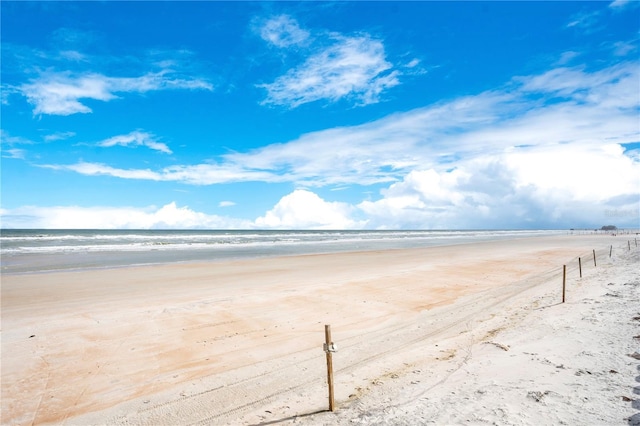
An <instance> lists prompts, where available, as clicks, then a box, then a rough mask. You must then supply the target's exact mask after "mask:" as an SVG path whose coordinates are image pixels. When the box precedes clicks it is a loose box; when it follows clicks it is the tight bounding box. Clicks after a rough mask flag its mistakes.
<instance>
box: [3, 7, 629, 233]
mask: <svg viewBox="0 0 640 426" xmlns="http://www.w3.org/2000/svg"><path fill="white" fill-rule="evenodd" d="M0 8H1V19H2V22H1V24H2V25H1V61H2V62H1V68H0V72H1V83H0V88H1V94H2V96H1V110H0V112H1V115H0V117H1V124H0V132H1V133H0V137H1V199H0V226H1V227H3V228H62V229H70V228H90V229H111V228H115V229H151V228H160V229H183V228H206V229H569V228H576V229H581V228H586V229H595V228H600V227H601V226H603V225H609V224H612V225H616V226H618V227H619V228H640V219H639V217H640V210H639V208H640V60H639V58H640V51H639V49H638V44H639V38H640V2H638V1H624V0H615V1H613V2H604V1H603V2H600V1H587V2H569V1H566V2H565V1H562V2H481V1H473V2H455V1H453V2H431V1H424V2H418V1H415V2H382V1H379V2H364V1H358V2H349V1H340V2H319V1H318V2H313V1H312V2H207V1H200V2H146V1H145V2H119V1H114V2H66V1H65V2H11V1H2V2H1V3H0Z"/></svg>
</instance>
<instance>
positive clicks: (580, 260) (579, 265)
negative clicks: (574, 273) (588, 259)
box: [578, 258, 582, 278]
mask: <svg viewBox="0 0 640 426" xmlns="http://www.w3.org/2000/svg"><path fill="white" fill-rule="evenodd" d="M578 269H580V278H582V259H580V258H578Z"/></svg>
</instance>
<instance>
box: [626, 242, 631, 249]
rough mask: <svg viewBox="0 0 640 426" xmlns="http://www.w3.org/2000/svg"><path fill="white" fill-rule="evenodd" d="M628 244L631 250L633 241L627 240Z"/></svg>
mask: <svg viewBox="0 0 640 426" xmlns="http://www.w3.org/2000/svg"><path fill="white" fill-rule="evenodd" d="M627 245H628V246H629V250H631V241H629V240H627Z"/></svg>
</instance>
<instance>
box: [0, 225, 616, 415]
mask: <svg viewBox="0 0 640 426" xmlns="http://www.w3.org/2000/svg"><path fill="white" fill-rule="evenodd" d="M605 240H606V243H605ZM619 241H620V239H618V238H616V237H610V238H605V239H603V236H601V235H598V236H593V237H591V236H582V235H581V236H552V237H533V238H524V239H512V240H497V241H491V242H481V243H471V244H459V245H456V246H436V247H428V248H424V249H402V250H384V251H365V252H348V253H337V254H310V255H303V256H287V257H281V258H267V259H252V260H238V261H229V262H215V263H206V264H171V265H162V266H148V267H129V268H122V269H121V268H118V269H110V270H99V271H96V270H92V271H83V272H68V271H67V272H57V273H45V274H32V275H28V274H26V275H10V276H6V277H3V287H2V308H3V313H2V322H3V324H4V327H3V339H2V349H3V369H2V376H3V377H2V379H3V380H2V394H3V398H2V401H3V407H2V408H3V410H2V412H3V424H5V423H6V422H9V423H11V424H31V423H32V422H35V423H42V424H46V423H60V422H62V423H65V424H83V422H84V424H87V423H89V424H94V423H103V424H125V423H127V422H131V423H141V422H142V423H144V422H147V423H158V424H162V422H164V424H171V423H175V422H176V421H179V420H180V423H188V422H189V420H188V419H191V418H192V417H193V416H196V417H197V416H201V417H203V418H205V417H207V416H205V415H204V414H203V413H211V414H210V416H209V417H211V416H214V417H212V418H211V419H210V422H213V423H220V422H222V423H229V422H233V423H237V422H238V421H240V422H242V420H241V419H242V418H244V419H252V418H253V419H254V420H255V419H256V417H255V414H252V413H256V412H258V411H260V410H261V409H262V407H264V406H270V405H269V404H270V403H271V402H272V401H274V400H278V399H279V398H293V397H294V396H295V395H296V394H305V393H306V392H308V391H310V390H313V389H315V390H316V391H317V390H318V389H320V392H317V393H318V394H317V395H315V394H314V395H313V396H311V395H307V396H306V397H300V398H301V401H300V402H299V403H295V404H294V403H293V402H294V401H293V400H289V409H288V410H289V411H287V410H284V411H283V414H282V415H283V416H285V414H287V413H291V412H294V414H295V412H298V413H304V412H313V411H314V410H315V411H317V410H318V409H321V407H322V406H323V403H324V399H325V397H324V396H323V391H322V390H321V389H322V388H323V379H322V371H323V370H324V368H326V367H323V357H324V354H323V353H322V351H321V347H320V349H319V348H318V344H319V343H321V340H322V336H321V333H322V326H323V324H325V323H326V324H332V326H333V327H334V340H335V341H336V342H337V343H338V344H340V343H342V348H344V350H346V351H347V353H348V349H349V346H351V347H352V348H359V351H364V353H371V354H373V353H376V352H375V351H376V350H378V349H377V348H376V345H381V344H382V345H384V342H388V343H389V344H390V343H391V341H388V339H390V338H391V337H392V336H395V338H396V339H400V340H403V339H404V341H405V343H404V344H405V345H406V347H404V348H403V349H402V350H401V351H399V352H400V353H401V354H404V355H407V354H410V353H412V351H414V350H415V348H414V347H413V346H412V344H411V342H413V341H418V342H425V341H429V339H431V338H432V337H429V336H428V335H427V336H426V337H425V331H424V329H422V328H420V327H431V329H437V328H438V327H439V326H438V324H443V323H444V322H446V321H449V320H450V321H452V323H451V324H450V326H449V328H447V329H446V330H443V331H442V332H441V333H440V334H439V336H441V337H445V335H447V333H451V332H453V331H454V330H458V329H460V327H462V328H464V326H465V324H460V321H458V319H459V317H460V316H465V315H467V316H468V315H471V314H474V313H475V315H485V314H486V310H487V309H489V310H490V309H494V308H495V306H496V304H497V302H496V297H503V296H504V295H503V296H500V295H501V294H502V293H503V292H504V291H505V289H509V292H510V293H513V296H511V297H507V299H505V301H504V302H500V303H507V304H508V303H511V301H512V298H517V297H518V296H517V295H518V294H520V292H522V291H524V290H523V288H518V287H517V286H515V287H514V286H513V285H511V284H512V283H513V282H516V283H518V282H526V281H531V282H532V280H533V281H534V280H535V279H536V278H535V277H536V276H537V275H540V274H546V273H548V272H549V271H550V270H552V272H553V273H555V272H554V271H553V269H554V268H557V266H561V263H560V264H559V265H558V262H562V260H561V259H563V256H564V260H565V261H566V260H568V259H572V258H573V257H574V256H578V255H580V254H582V253H583V252H585V251H586V249H587V247H592V246H593V244H595V243H596V242H597V243H599V246H600V247H599V249H600V251H601V252H602V246H604V245H608V244H609V243H611V244H613V243H618V242H619ZM603 243H604V244H603ZM594 248H596V247H594ZM604 259H606V256H603V261H605V260H604ZM461 263H462V264H464V267H461V266H460V264H461ZM543 279H546V278H545V277H543ZM452 281H454V283H452ZM45 283H46V288H44V287H43V285H44V284H45ZM534 284H535V283H534ZM537 287H538V284H535V285H533V286H532V287H531V288H533V289H535V288H537ZM527 291H528V290H527ZM469 304H470V305H469ZM474 304H475V305H474ZM476 305H477V306H476ZM483 307H484V308H485V309H484V310H483ZM473 309H475V311H474V310H473ZM470 312H471V314H470ZM463 314H464V315H463ZM392 331H393V333H392ZM443 333H444V334H443ZM30 336H32V337H30ZM448 338H449V337H446V338H445V340H446V339H448ZM416 339H417V340H416ZM345 345H346V347H345ZM370 345H374V346H373V347H371V346H370ZM320 346H321V345H320ZM114 348H117V349H114ZM366 348H369V349H366ZM372 351H373V352H372ZM383 352H384V351H383ZM361 353H362V352H361ZM404 355H403V356H404ZM352 356H355V355H352ZM371 356H373V355H371ZM363 358H366V357H363ZM391 358H394V356H392V355H391V352H388V353H385V354H383V355H375V356H374V358H372V359H370V360H369V361H368V362H365V361H363V360H362V359H360V360H358V359H355V358H354V360H353V363H351V364H348V363H347V365H344V364H342V365H341V363H344V362H346V361H345V360H344V359H340V358H338V357H336V368H337V371H338V372H339V373H338V374H341V375H342V376H344V375H345V374H347V375H351V376H352V378H351V379H350V380H351V383H352V385H351V387H350V389H349V390H346V388H344V389H342V390H340V391H338V394H337V398H338V399H339V400H340V401H341V403H344V402H345V401H350V400H352V399H353V397H351V396H350V395H351V393H352V392H355V394H356V396H357V394H358V392H359V391H357V390H356V389H357V388H358V387H360V388H362V386H360V385H358V383H359V381H362V380H363V379H364V378H365V377H364V376H369V375H371V374H374V372H375V370H376V368H377V369H379V368H381V367H380V366H379V365H378V362H379V360H382V359H384V360H385V361H388V360H389V359H391ZM21 359H22V360H23V361H22V362H20V360H21ZM25 360H28V361H25ZM391 364H393V362H391ZM354 365H355V366H354ZM296 369H298V370H296ZM345 369H346V370H345ZM289 370H290V371H289ZM324 371H326V370H324ZM369 373H371V374H369ZM296 377H298V378H297V379H296ZM299 377H304V378H305V379H304V380H302V381H303V384H304V386H302V387H300V386H299V382H300V381H301V380H300V378H299ZM265 390H266V392H265ZM271 391H275V393H276V395H273V392H271ZM346 392H348V393H347V394H346V395H345V393H346ZM243 393H246V395H244V396H242V395H240V394H243ZM265 393H266V394H267V395H265ZM292 395H293V396H292ZM229 398H231V399H229ZM212 400H213V401H215V403H214V402H212ZM242 401H246V402H244V403H243V402H242ZM203 404H204V405H203ZM212 404H213V405H212ZM167 407H171V409H172V410H174V411H176V412H177V413H178V415H179V416H181V417H180V418H173V421H172V419H171V418H170V417H169V418H165V417H164V416H165V415H166V414H167V413H166V410H167V409H168V408H167ZM223 407H224V408H223ZM229 407H232V409H231V411H229V410H228V408H229ZM233 407H236V408H233ZM314 407H315V408H314ZM193 410H195V413H192V411H193ZM267 410H269V411H272V412H274V411H273V409H269V408H267ZM180 413H182V414H180ZM224 413H226V414H224ZM252 416H254V417H252ZM267 417H268V416H267ZM285 417H286V416H285ZM163 419H165V420H163ZM182 420H184V421H182ZM196 420H197V419H196ZM201 420H202V419H201ZM258 420H260V419H258ZM198 421H199V420H198Z"/></svg>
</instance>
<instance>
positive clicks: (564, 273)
mask: <svg viewBox="0 0 640 426" xmlns="http://www.w3.org/2000/svg"><path fill="white" fill-rule="evenodd" d="M566 287H567V265H562V303H564V293H565V289H566Z"/></svg>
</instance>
